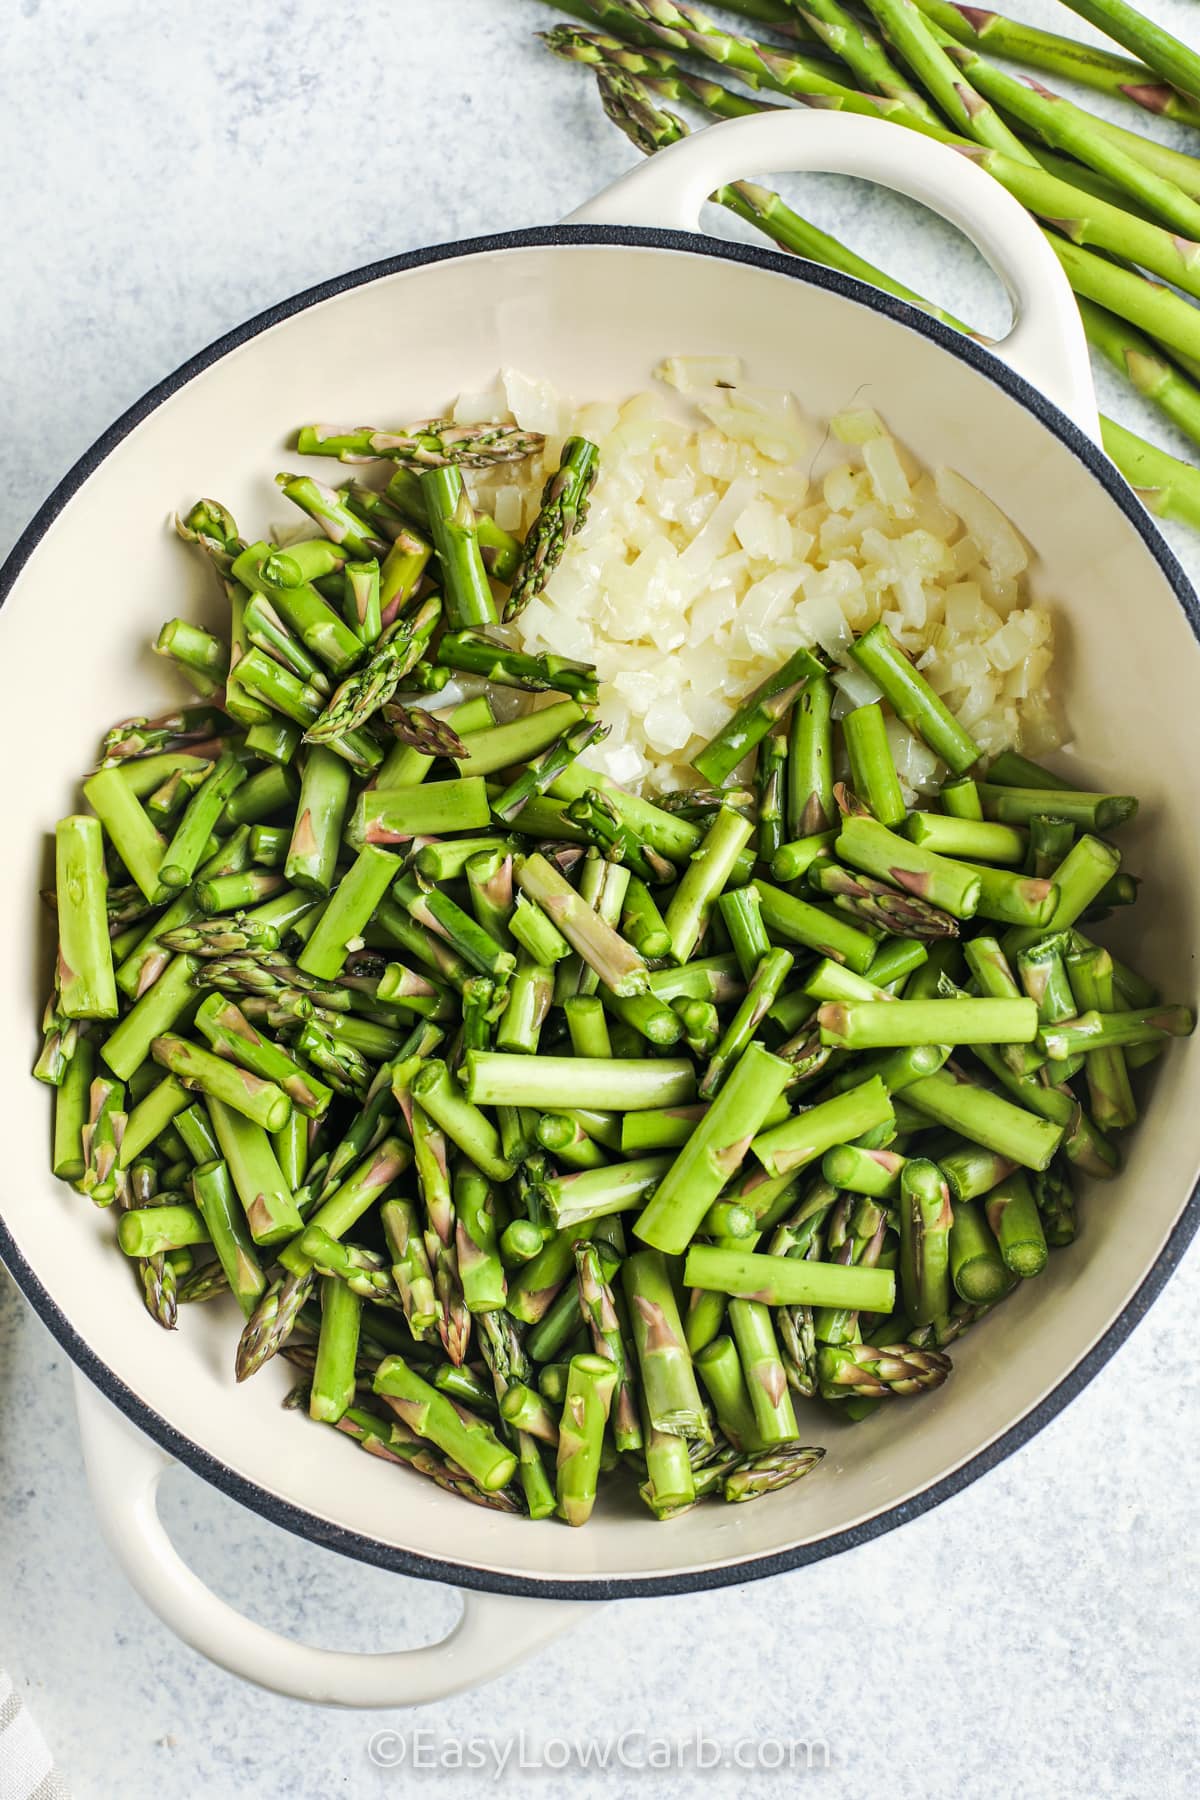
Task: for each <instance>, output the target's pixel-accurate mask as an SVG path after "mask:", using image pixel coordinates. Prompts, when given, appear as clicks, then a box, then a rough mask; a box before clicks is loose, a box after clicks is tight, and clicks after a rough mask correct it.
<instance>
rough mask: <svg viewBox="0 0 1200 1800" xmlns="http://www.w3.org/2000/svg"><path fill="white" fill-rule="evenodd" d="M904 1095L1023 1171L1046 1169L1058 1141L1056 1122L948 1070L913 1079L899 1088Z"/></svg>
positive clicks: (941, 1122)
mask: <svg viewBox="0 0 1200 1800" xmlns="http://www.w3.org/2000/svg"><path fill="white" fill-rule="evenodd" d="M904 1098H905V1100H906V1101H907V1103H908V1104H909V1105H910V1106H915V1107H916V1108H917V1111H918V1112H921V1113H924V1114H925V1115H926V1116H927V1117H928V1118H931V1119H933V1120H934V1121H935V1122H936V1123H937V1124H939V1125H943V1126H945V1127H946V1128H947V1129H948V1130H951V1131H959V1132H961V1133H962V1135H963V1136H964V1137H966V1138H970V1140H971V1141H972V1142H973V1143H977V1144H982V1145H983V1147H984V1148H985V1149H986V1150H994V1151H995V1152H996V1154H997V1155H998V1156H1007V1157H1011V1159H1012V1160H1013V1162H1017V1163H1021V1164H1023V1165H1024V1167H1026V1168H1028V1169H1045V1168H1046V1167H1048V1165H1049V1162H1050V1159H1051V1157H1052V1156H1053V1155H1054V1152H1055V1151H1056V1150H1057V1149H1058V1146H1059V1144H1060V1143H1061V1142H1062V1139H1063V1127H1062V1126H1061V1125H1054V1124H1052V1123H1051V1121H1050V1120H1048V1119H1042V1118H1037V1117H1035V1116H1034V1115H1033V1114H1032V1113H1029V1112H1026V1111H1025V1110H1024V1109H1023V1108H1022V1107H1019V1106H1014V1105H1013V1104H1012V1102H1011V1101H1010V1100H1005V1099H1004V1098H1003V1096H1002V1095H1000V1094H991V1093H989V1092H988V1091H987V1089H986V1088H981V1087H976V1086H975V1085H974V1083H973V1082H970V1081H967V1080H966V1079H965V1078H964V1077H962V1076H960V1075H955V1074H952V1073H951V1071H950V1070H949V1069H939V1070H938V1072H937V1074H935V1075H926V1076H925V1077H924V1078H923V1079H922V1080H920V1081H914V1082H913V1083H912V1085H911V1086H910V1087H907V1088H906V1089H905V1090H904ZM1068 1111H1070V1108H1068Z"/></svg>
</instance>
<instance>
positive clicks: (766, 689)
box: [692, 649, 824, 787]
mask: <svg viewBox="0 0 1200 1800" xmlns="http://www.w3.org/2000/svg"><path fill="white" fill-rule="evenodd" d="M823 673H824V671H823V669H822V667H821V664H820V663H819V662H818V661H817V659H816V657H815V656H813V654H812V652H811V651H809V650H804V649H800V650H796V651H794V652H793V654H792V655H791V656H790V657H789V658H788V660H787V662H785V663H784V664H783V665H782V666H781V667H780V668H778V669H776V671H775V673H774V674H773V675H768V677H767V679H766V680H765V681H764V682H762V683H760V685H759V686H758V687H757V688H755V690H754V692H753V693H752V694H750V695H749V696H748V697H747V698H746V699H745V700H744V701H743V702H742V704H741V706H740V707H739V708H738V710H737V712H735V713H734V715H733V717H732V719H730V721H729V723H728V725H725V726H723V727H722V729H721V730H720V731H719V732H718V733H717V735H716V737H715V738H713V739H712V740H711V742H710V743H708V744H706V745H705V747H704V749H703V750H701V751H700V752H699V753H698V754H697V755H696V756H694V757H693V758H692V766H693V768H695V769H696V770H697V771H698V772H699V774H701V775H702V776H703V777H704V779H705V781H710V782H711V783H712V784H713V786H714V787H719V786H720V784H721V783H722V782H723V781H724V780H725V779H726V777H727V776H729V775H732V773H733V771H734V769H736V767H737V765H738V764H739V763H740V762H741V761H742V759H743V758H744V757H746V756H749V754H750V752H751V751H752V750H753V749H754V748H755V747H756V746H757V745H758V744H760V743H761V742H762V740H763V738H765V737H766V735H767V733H768V732H769V731H771V730H772V729H773V728H774V727H775V726H776V725H777V724H778V723H779V721H780V720H781V719H783V718H785V717H786V716H787V713H788V712H789V710H790V709H791V706H792V704H793V702H794V701H795V700H796V699H797V697H798V696H799V695H800V694H801V692H802V691H803V688H804V684H805V683H806V682H808V681H811V680H812V679H813V677H814V676H819V675H822V674H823Z"/></svg>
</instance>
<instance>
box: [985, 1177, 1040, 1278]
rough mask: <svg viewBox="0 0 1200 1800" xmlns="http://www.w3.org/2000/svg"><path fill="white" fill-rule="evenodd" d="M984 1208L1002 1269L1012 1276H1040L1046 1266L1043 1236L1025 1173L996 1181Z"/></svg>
mask: <svg viewBox="0 0 1200 1800" xmlns="http://www.w3.org/2000/svg"><path fill="white" fill-rule="evenodd" d="M983 1207H984V1211H985V1213H986V1214H987V1222H988V1224H989V1226H990V1227H991V1230H992V1233H993V1235H994V1237H995V1239H996V1243H997V1244H998V1245H999V1248H1000V1254H1001V1256H1002V1257H1003V1259H1004V1266H1005V1268H1006V1269H1009V1270H1011V1271H1012V1273H1013V1274H1014V1275H1020V1276H1024V1277H1028V1276H1031V1275H1040V1274H1041V1272H1042V1270H1043V1269H1044V1268H1045V1266H1046V1234H1045V1231H1044V1229H1043V1227H1042V1221H1041V1217H1040V1215H1039V1213H1038V1209H1037V1204H1036V1202H1035V1200H1034V1198H1033V1190H1032V1188H1031V1187H1030V1185H1029V1178H1028V1176H1027V1175H1026V1174H1025V1173H1024V1171H1023V1170H1020V1169H1018V1170H1017V1171H1016V1172H1015V1173H1014V1174H1012V1175H1009V1176H1008V1177H1007V1178H1006V1179H1005V1180H1004V1181H1001V1182H998V1183H997V1185H996V1186H995V1187H994V1188H993V1189H992V1190H991V1192H990V1193H989V1194H988V1195H987V1198H986V1199H985V1200H984V1202H983Z"/></svg>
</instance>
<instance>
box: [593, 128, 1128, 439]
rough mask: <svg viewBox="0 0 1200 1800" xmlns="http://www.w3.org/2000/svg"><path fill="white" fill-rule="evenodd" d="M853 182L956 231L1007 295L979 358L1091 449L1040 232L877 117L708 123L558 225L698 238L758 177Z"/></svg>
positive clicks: (964, 170)
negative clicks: (732, 186)
mask: <svg viewBox="0 0 1200 1800" xmlns="http://www.w3.org/2000/svg"><path fill="white" fill-rule="evenodd" d="M767 170H775V171H778V172H780V173H784V172H787V173H792V174H800V173H803V172H805V171H811V172H813V173H818V172H819V173H822V174H829V175H859V176H862V177H863V178H864V179H865V180H867V181H874V182H877V183H878V184H879V185H880V186H881V187H886V188H891V189H893V190H894V191H895V192H896V193H898V194H907V195H908V196H909V198H910V199H912V200H918V201H920V202H921V204H922V205H923V206H928V207H929V208H930V209H931V210H932V211H933V212H936V213H939V214H940V215H941V217H942V218H943V219H946V220H948V221H949V223H950V224H951V225H955V226H957V227H958V229H959V230H960V231H961V232H962V233H963V235H964V236H965V237H968V238H970V240H971V242H972V243H973V244H974V245H975V248H976V249H977V250H978V251H979V252H980V254H981V255H982V256H983V257H984V258H985V260H986V261H987V262H989V263H990V264H991V266H992V268H993V269H994V270H995V272H996V274H997V275H998V276H999V277H1000V279H1001V281H1003V283H1004V285H1005V287H1006V288H1007V289H1008V293H1009V297H1010V299H1011V301H1012V308H1013V323H1012V326H1011V328H1010V330H1009V331H1008V333H1007V335H1006V336H1005V337H1003V338H1002V339H1001V340H1000V341H999V342H998V343H995V344H992V345H990V346H989V348H990V349H991V350H992V351H993V352H994V353H995V355H997V356H998V357H1000V358H1001V360H1002V361H1004V362H1006V363H1007V364H1008V365H1009V367H1010V368H1013V369H1016V371H1017V373H1018V374H1020V375H1024V376H1025V378H1026V380H1028V381H1031V382H1032V383H1033V384H1034V386H1035V387H1038V388H1040V389H1041V390H1042V392H1043V393H1044V394H1048V395H1049V396H1050V398H1051V399H1052V400H1054V401H1055V402H1057V404H1058V405H1059V406H1060V407H1061V408H1062V410H1063V411H1064V412H1065V413H1066V414H1067V415H1068V417H1070V418H1071V419H1073V420H1074V422H1075V423H1076V424H1077V425H1078V426H1080V428H1081V429H1082V430H1083V431H1085V432H1086V433H1087V434H1088V436H1089V437H1090V438H1092V439H1094V440H1095V441H1096V442H1099V439H1100V422H1099V419H1098V418H1097V415H1096V394H1095V389H1094V388H1093V386H1092V375H1091V368H1090V365H1089V361H1088V351H1087V342H1086V340H1085V338H1084V335H1083V328H1082V326H1081V325H1080V322H1079V312H1078V309H1077V308H1076V306H1075V302H1074V300H1073V298H1072V296H1071V289H1070V285H1069V284H1068V282H1067V278H1066V276H1065V274H1064V273H1063V271H1062V268H1061V267H1060V265H1059V262H1058V258H1057V257H1056V256H1055V254H1054V252H1053V250H1051V248H1050V246H1049V244H1048V243H1047V241H1046V239H1045V237H1044V236H1043V234H1042V231H1041V228H1040V226H1038V225H1037V223H1036V222H1035V221H1034V220H1033V219H1032V218H1031V217H1030V216H1029V214H1028V213H1027V212H1026V211H1025V209H1024V207H1023V206H1021V204H1020V203H1019V202H1018V201H1017V200H1015V199H1014V198H1013V196H1012V195H1011V194H1009V193H1007V192H1006V191H1005V189H1004V188H1002V187H1001V186H1000V184H999V183H998V182H997V181H994V180H993V179H992V177H991V176H990V175H988V174H986V173H985V172H984V170H983V169H981V168H979V167H978V165H977V164H976V163H973V162H972V161H971V160H970V159H969V158H968V157H965V156H962V155H960V154H959V152H958V151H957V150H954V149H951V148H950V147H949V146H948V145H946V144H939V143H936V142H935V141H934V140H933V139H932V138H927V137H922V136H920V135H919V134H918V133H916V132H912V131H902V130H897V128H896V126H895V125H891V124H889V123H888V122H887V120H886V119H869V118H860V117H858V116H857V115H855V114H853V113H835V112H821V111H819V110H813V111H807V110H805V109H804V108H803V107H784V108H780V109H779V110H778V111H772V112H765V113H759V114H757V115H756V116H755V117H753V118H745V119H730V120H728V121H726V122H725V123H724V124H720V125H709V126H707V127H706V128H705V129H704V130H703V131H697V132H696V133H694V134H693V135H692V136H691V137H686V138H681V139H680V141H679V142H678V143H676V144H671V145H670V146H669V147H668V148H667V149H665V150H660V151H658V152H657V153H656V154H655V155H654V156H653V157H651V158H650V159H649V160H648V161H647V162H644V163H642V164H640V165H639V167H637V168H635V169H631V170H630V172H629V173H628V174H627V175H622V176H620V177H619V178H618V179H617V180H616V181H614V182H613V183H612V184H611V186H609V187H607V188H605V189H604V191H603V192H602V193H600V194H597V195H596V197H595V199H593V200H589V201H588V203H587V204H586V206H581V207H580V208H579V210H578V211H577V212H573V213H571V214H570V216H569V217H568V218H567V219H566V220H565V221H564V223H565V224H567V225H646V226H660V227H661V226H669V227H673V228H674V229H675V230H678V231H699V230H700V229H701V223H700V209H701V207H702V206H703V205H704V202H705V200H706V199H707V198H708V196H709V195H710V194H711V193H713V192H714V191H715V190H716V189H717V188H719V187H720V186H722V184H723V183H725V182H727V181H736V180H737V179H738V178H739V177H741V176H745V175H748V174H752V173H754V172H756V171H758V172H761V171H767Z"/></svg>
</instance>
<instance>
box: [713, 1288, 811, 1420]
mask: <svg viewBox="0 0 1200 1800" xmlns="http://www.w3.org/2000/svg"><path fill="white" fill-rule="evenodd" d="M729 1323H730V1325H731V1326H732V1328H733V1336H734V1342H735V1343H736V1345H737V1350H738V1356H739V1358H740V1360H741V1365H742V1368H743V1370H744V1372H745V1377H746V1387H747V1390H748V1392H749V1395H750V1406H751V1410H752V1412H753V1415H754V1427H755V1435H756V1437H757V1439H758V1442H759V1445H762V1446H771V1445H776V1444H788V1443H794V1442H795V1440H796V1438H798V1437H799V1435H800V1432H799V1427H798V1426H797V1424H796V1414H795V1410H794V1408H793V1406H792V1399H791V1395H790V1393H789V1392H788V1383H787V1373H786V1371H785V1369H784V1366H783V1363H782V1361H781V1359H780V1355H779V1345H778V1342H777V1340H776V1337H775V1329H774V1326H773V1325H772V1323H771V1314H770V1311H769V1309H768V1308H767V1307H766V1306H764V1305H763V1303H762V1302H761V1301H760V1300H742V1299H733V1300H730V1302H729Z"/></svg>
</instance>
